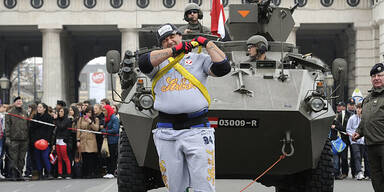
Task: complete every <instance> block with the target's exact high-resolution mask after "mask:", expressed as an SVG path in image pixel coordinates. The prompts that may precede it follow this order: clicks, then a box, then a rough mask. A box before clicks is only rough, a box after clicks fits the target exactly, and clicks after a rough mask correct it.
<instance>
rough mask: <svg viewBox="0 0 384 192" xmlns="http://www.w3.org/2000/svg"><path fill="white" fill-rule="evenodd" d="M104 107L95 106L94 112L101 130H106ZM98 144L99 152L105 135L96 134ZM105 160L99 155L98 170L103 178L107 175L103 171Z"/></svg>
mask: <svg viewBox="0 0 384 192" xmlns="http://www.w3.org/2000/svg"><path fill="white" fill-rule="evenodd" d="M103 109H104V108H103V106H102V105H101V104H95V105H94V106H93V110H94V112H95V115H96V118H98V119H99V130H102V129H104V122H105V117H104V113H103ZM96 142H97V151H99V152H100V151H101V145H102V144H103V135H101V134H96ZM102 162H103V158H102V156H101V154H100V153H97V170H98V173H101V176H103V175H104V174H105V171H103V168H102V166H103V163H102Z"/></svg>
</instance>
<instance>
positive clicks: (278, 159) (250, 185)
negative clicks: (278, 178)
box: [240, 154, 287, 192]
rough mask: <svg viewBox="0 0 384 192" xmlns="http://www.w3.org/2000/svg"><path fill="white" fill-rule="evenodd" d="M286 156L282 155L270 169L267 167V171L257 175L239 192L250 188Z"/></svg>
mask: <svg viewBox="0 0 384 192" xmlns="http://www.w3.org/2000/svg"><path fill="white" fill-rule="evenodd" d="M286 156H287V155H285V154H283V155H280V157H279V159H278V160H277V161H276V162H275V163H273V164H272V165H271V166H270V167H268V169H267V170H265V171H264V172H263V173H262V174H261V175H259V176H258V177H257V178H256V179H255V180H253V181H252V182H251V183H249V184H248V185H247V186H246V187H244V188H243V189H242V190H241V191H240V192H243V191H244V190H246V189H247V188H248V187H249V186H251V185H252V184H254V183H255V182H256V181H257V180H259V179H260V178H261V177H262V176H264V175H265V174H266V173H267V172H268V171H269V170H271V169H272V168H273V167H274V166H275V165H276V164H277V163H279V162H280V161H281V160H282V159H284V158H285V157H286Z"/></svg>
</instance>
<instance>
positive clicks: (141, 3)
mask: <svg viewBox="0 0 384 192" xmlns="http://www.w3.org/2000/svg"><path fill="white" fill-rule="evenodd" d="M136 4H137V6H138V7H140V8H142V9H144V8H147V7H148V5H149V0H136Z"/></svg>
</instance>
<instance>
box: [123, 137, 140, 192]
mask: <svg viewBox="0 0 384 192" xmlns="http://www.w3.org/2000/svg"><path fill="white" fill-rule="evenodd" d="M118 154H119V155H118V160H117V185H118V189H119V192H145V191H146V190H145V185H144V171H143V169H142V168H141V167H139V166H138V165H137V161H136V158H135V155H134V153H133V151H132V148H131V145H130V143H129V140H128V137H127V134H126V133H125V131H124V130H123V131H121V132H120V140H119V152H118Z"/></svg>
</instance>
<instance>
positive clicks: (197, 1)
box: [189, 0, 203, 6]
mask: <svg viewBox="0 0 384 192" xmlns="http://www.w3.org/2000/svg"><path fill="white" fill-rule="evenodd" d="M189 2H190V3H196V4H198V5H199V6H201V4H203V0H189Z"/></svg>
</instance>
